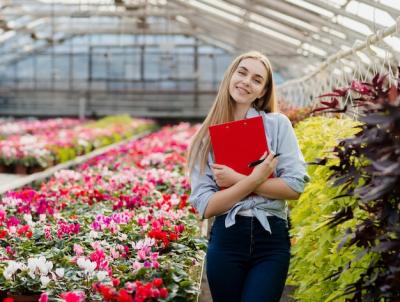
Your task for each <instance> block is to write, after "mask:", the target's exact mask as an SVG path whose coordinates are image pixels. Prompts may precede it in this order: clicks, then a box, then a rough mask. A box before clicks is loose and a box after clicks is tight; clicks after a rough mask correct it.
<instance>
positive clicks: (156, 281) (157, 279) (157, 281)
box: [153, 278, 163, 287]
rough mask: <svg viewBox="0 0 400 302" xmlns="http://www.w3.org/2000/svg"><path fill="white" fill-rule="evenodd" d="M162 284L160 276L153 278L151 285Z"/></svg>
mask: <svg viewBox="0 0 400 302" xmlns="http://www.w3.org/2000/svg"><path fill="white" fill-rule="evenodd" d="M162 284H163V280H162V279H161V278H155V279H154V280H153V285H154V286H155V287H161V285H162Z"/></svg>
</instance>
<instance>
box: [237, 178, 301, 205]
mask: <svg viewBox="0 0 400 302" xmlns="http://www.w3.org/2000/svg"><path fill="white" fill-rule="evenodd" d="M244 177H246V175H243V174H240V173H237V175H236V181H240V180H241V179H243V178H244ZM252 193H256V194H257V195H260V196H263V197H266V198H269V199H290V200H295V199H298V198H299V197H300V194H299V193H297V192H296V191H294V190H293V189H291V188H290V187H289V186H288V185H287V184H286V182H285V181H284V180H282V179H280V178H268V179H267V180H266V181H264V182H263V183H262V184H260V185H259V186H257V187H256V189H255V190H254V191H253V192H252Z"/></svg>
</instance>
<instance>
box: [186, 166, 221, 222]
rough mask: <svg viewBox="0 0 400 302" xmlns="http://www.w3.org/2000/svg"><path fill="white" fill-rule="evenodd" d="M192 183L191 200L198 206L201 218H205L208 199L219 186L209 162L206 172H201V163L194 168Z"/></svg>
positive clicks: (194, 205)
mask: <svg viewBox="0 0 400 302" xmlns="http://www.w3.org/2000/svg"><path fill="white" fill-rule="evenodd" d="M190 185H191V194H190V197H189V202H190V203H191V204H192V205H193V207H195V208H196V210H197V211H198V212H199V214H200V216H201V218H204V212H205V210H206V208H207V205H208V201H209V200H210V198H211V196H212V195H214V193H215V192H217V191H218V186H217V184H216V183H215V181H214V179H213V174H212V171H211V169H210V167H209V165H208V164H207V165H206V168H205V172H204V174H200V168H199V165H196V166H195V167H194V168H193V171H192V173H191V175H190Z"/></svg>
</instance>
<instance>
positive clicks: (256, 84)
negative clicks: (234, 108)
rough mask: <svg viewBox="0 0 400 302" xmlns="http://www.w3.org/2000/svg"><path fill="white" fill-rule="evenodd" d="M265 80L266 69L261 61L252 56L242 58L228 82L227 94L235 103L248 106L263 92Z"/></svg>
mask: <svg viewBox="0 0 400 302" xmlns="http://www.w3.org/2000/svg"><path fill="white" fill-rule="evenodd" d="M266 81H267V70H266V68H265V66H264V64H263V63H261V62H260V61H259V60H257V59H253V58H246V59H243V60H242V61H240V63H239V65H238V67H237V68H236V70H235V71H234V73H233V75H232V78H231V80H230V82H229V94H230V95H231V97H232V99H233V100H234V101H235V105H247V106H250V105H251V104H252V103H253V101H254V100H255V99H257V98H259V97H262V96H263V95H264V94H265V89H264V87H265V83H266Z"/></svg>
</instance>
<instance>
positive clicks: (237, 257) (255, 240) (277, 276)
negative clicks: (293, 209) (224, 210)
mask: <svg viewBox="0 0 400 302" xmlns="http://www.w3.org/2000/svg"><path fill="white" fill-rule="evenodd" d="M225 217H226V215H221V216H218V217H216V219H215V221H214V224H213V226H212V228H211V233H210V240H209V244H208V250H207V263H206V265H207V266H206V269H207V278H208V283H209V285H210V290H211V295H212V298H213V301H214V302H235V301H238V302H275V301H276V302H279V300H280V297H281V295H282V291H283V288H284V286H285V281H286V277H287V272H288V268H289V261H290V240H289V231H288V226H287V221H286V220H283V219H280V218H278V217H275V216H270V217H268V221H269V223H270V226H271V230H272V234H270V233H269V232H267V231H266V230H265V229H264V228H263V227H262V225H261V224H260V223H259V221H258V220H257V218H255V217H246V216H239V215H238V216H236V224H234V225H233V226H231V227H229V228H225Z"/></svg>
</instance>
